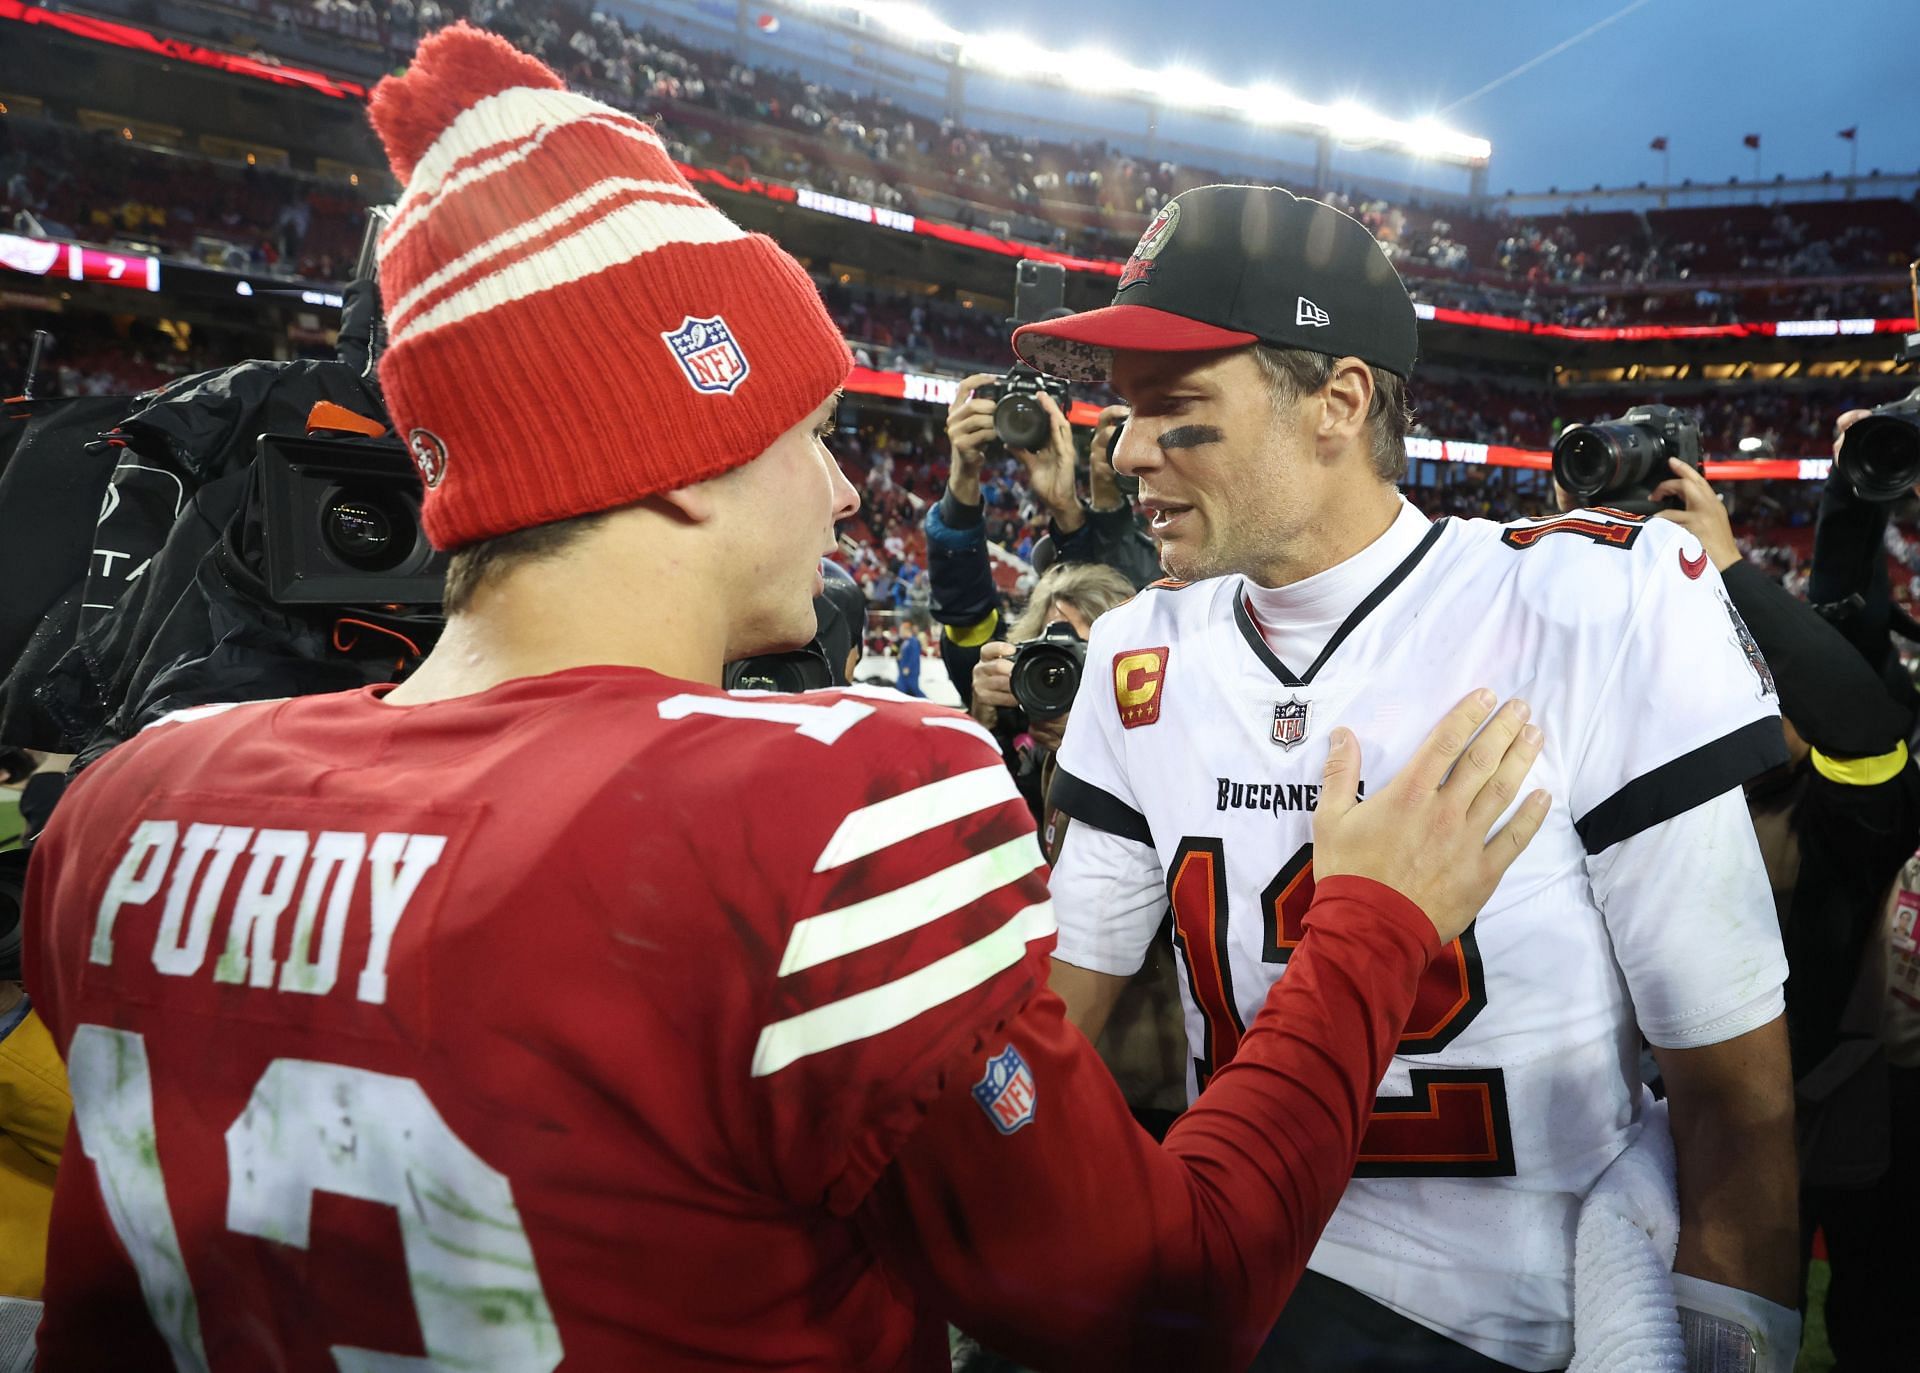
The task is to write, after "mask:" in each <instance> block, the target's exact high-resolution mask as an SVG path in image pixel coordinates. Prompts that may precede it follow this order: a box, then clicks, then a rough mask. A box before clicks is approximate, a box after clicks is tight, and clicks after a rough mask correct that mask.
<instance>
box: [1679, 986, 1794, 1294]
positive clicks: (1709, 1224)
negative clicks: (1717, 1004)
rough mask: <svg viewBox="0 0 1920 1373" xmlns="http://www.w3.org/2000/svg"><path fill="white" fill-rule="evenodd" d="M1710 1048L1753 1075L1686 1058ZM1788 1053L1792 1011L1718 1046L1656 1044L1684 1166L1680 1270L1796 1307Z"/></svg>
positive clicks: (1791, 1108)
mask: <svg viewBox="0 0 1920 1373" xmlns="http://www.w3.org/2000/svg"><path fill="white" fill-rule="evenodd" d="M1709 1054H1711V1055H1716V1056H1719V1057H1720V1058H1721V1060H1722V1062H1723V1063H1726V1064H1746V1065H1750V1066H1751V1068H1752V1070H1753V1071H1752V1074H1751V1076H1747V1075H1745V1074H1744V1072H1742V1071H1739V1070H1736V1071H1734V1072H1730V1073H1717V1074H1714V1075H1712V1077H1709V1076H1708V1075H1707V1074H1702V1073H1698V1072H1694V1071H1690V1070H1689V1069H1688V1068H1687V1067H1685V1066H1682V1065H1684V1064H1685V1063H1686V1062H1687V1060H1689V1059H1690V1058H1693V1057H1694V1056H1698V1055H1709ZM1786 1055H1787V1045H1786V1022H1785V1020H1784V1019H1776V1020H1775V1021H1773V1022H1772V1023H1771V1024H1768V1025H1764V1026H1762V1027H1760V1028H1759V1029H1757V1030H1754V1031H1752V1032H1750V1033H1749V1034H1746V1035H1742V1036H1740V1037H1739V1038H1738V1039H1735V1040H1731V1041H1728V1043H1726V1044H1722V1045H1714V1046H1712V1047H1711V1048H1710V1049H1691V1050H1682V1051H1678V1052H1676V1051H1672V1050H1655V1057H1656V1058H1658V1059H1659V1060H1660V1063H1661V1067H1662V1071H1663V1074H1664V1075H1665V1076H1666V1078H1667V1084H1668V1092H1669V1097H1668V1099H1669V1103H1670V1108H1669V1109H1670V1110H1671V1112H1672V1121H1673V1147H1674V1156H1675V1160H1676V1163H1677V1166H1678V1172H1679V1190H1680V1247H1679V1251H1678V1253H1677V1254H1676V1255H1675V1257H1674V1264H1673V1266H1674V1271H1675V1272H1678V1273H1687V1274H1691V1275H1692V1276H1693V1277H1696V1278H1703V1279H1705V1280H1706V1281H1708V1282H1717V1283H1723V1284H1725V1285H1726V1286H1728V1287H1738V1288H1742V1289H1744V1290H1745V1291H1748V1292H1752V1293H1754V1294H1756V1295H1757V1296H1761V1297H1764V1298H1766V1299H1767V1300H1768V1301H1772V1302H1778V1303H1779V1304H1780V1305H1782V1306H1796V1305H1798V1303H1799V1294H1798V1287H1799V1276H1800V1253H1799V1250H1800V1246H1799V1235H1800V1229H1799V1215H1800V1203H1799V1176H1798V1166H1797V1163H1796V1160H1795V1157H1794V1144H1793V1091H1792V1085H1791V1082H1790V1080H1789V1077H1788V1070H1787V1066H1786ZM1743 1079H1744V1080H1743Z"/></svg>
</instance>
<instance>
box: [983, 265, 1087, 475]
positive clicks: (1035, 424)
mask: <svg viewBox="0 0 1920 1373" xmlns="http://www.w3.org/2000/svg"><path fill="white" fill-rule="evenodd" d="M1066 298H1067V269H1066V268H1064V267H1062V266H1060V265H1059V264H1058V263H1053V262H1037V261H1035V260H1034V259H1032V258H1022V259H1021V260H1020V262H1019V264H1018V265H1017V266H1015V267H1014V269H1013V322H1014V324H1015V325H1016V326H1017V325H1021V324H1038V323H1039V322H1040V321H1041V320H1044V319H1054V318H1057V317H1058V316H1060V315H1065V314H1071V313H1073V312H1072V311H1071V310H1068V309H1067V308H1066ZM1042 391H1045V392H1046V393H1047V394H1049V395H1051V396H1052V397H1053V399H1054V403H1055V404H1057V405H1058V406H1059V407H1060V408H1061V409H1062V410H1065V409H1066V408H1067V405H1068V403H1069V402H1068V399H1067V383H1066V382H1064V381H1058V380H1055V379H1054V378H1053V377H1044V376H1041V375H1040V373H1039V372H1037V371H1035V370H1034V369H1033V368H1031V367H1029V366H1027V364H1026V363H1024V362H1016V363H1014V365H1013V366H1012V368H1011V369H1009V370H1008V372H1007V374H1006V375H1005V376H1004V377H1002V378H1000V380H999V381H997V382H993V383H992V384H990V385H987V386H983V387H981V388H980V389H979V390H978V391H977V392H975V393H974V394H975V395H977V396H979V397H980V398H982V399H983V400H990V401H993V402H995V404H994V407H993V432H994V433H996V434H998V435H999V436H1000V442H1002V443H1004V444H1005V445H1006V446H1007V447H1009V448H1022V449H1025V450H1026V451H1028V452H1030V453H1031V452H1034V451H1036V450H1038V449H1040V448H1043V447H1045V446H1046V442H1047V436H1048V434H1049V433H1051V432H1052V429H1053V422H1052V421H1051V420H1050V419H1048V418H1047V412H1046V410H1045V409H1044V408H1042V406H1041V404H1040V393H1041V392H1042Z"/></svg>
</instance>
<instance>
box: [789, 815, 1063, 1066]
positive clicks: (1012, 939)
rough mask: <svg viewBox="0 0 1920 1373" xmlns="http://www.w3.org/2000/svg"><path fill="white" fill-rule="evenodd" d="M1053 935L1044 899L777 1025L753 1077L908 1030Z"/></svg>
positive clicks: (1049, 910)
mask: <svg viewBox="0 0 1920 1373" xmlns="http://www.w3.org/2000/svg"><path fill="white" fill-rule="evenodd" d="M922 790H925V788H922ZM1052 933H1053V904H1052V903H1051V902H1048V901H1041V902H1038V903H1037V904H1035V905H1031V906H1028V907H1026V908H1025V909H1024V910H1022V911H1020V912H1019V913H1018V914H1016V915H1015V916H1014V917H1013V918H1012V919H1011V920H1009V921H1008V922H1007V923H1006V924H1004V925H1002V926H1001V927H1000V928H999V929H997V930H995V931H993V932H992V933H991V934H987V935H983V936H981V937H980V938H979V939H976V940H975V941H974V942H973V943H971V944H968V945H967V946H966V947H964V948H961V949H957V950H955V951H954V952H953V953H950V954H948V955H947V956H946V957H945V958H942V959H939V960H937V961H935V962H932V963H929V964H927V965H926V966H925V967H924V968H920V969H917V970H915V971H914V972H910V973H908V974H907V975H906V976H905V977H900V978H896V979H895V980H893V981H892V982H885V983H882V984H881V985H880V986H878V987H873V988H869V989H868V990H867V991H864V992H856V993H854V994H853V995H852V996H849V997H844V998H842V999H841V1000H839V1001H830V1002H828V1003H827V1004H826V1005H824V1006H816V1007H814V1008H813V1009H812V1010H810V1011H803V1012H801V1013H800V1014H799V1015H796V1016H790V1017H788V1018H787V1019H786V1020H776V1021H775V1022H774V1023H773V1024H771V1025H768V1026H767V1027H765V1028H764V1029H762V1030H761V1031H760V1042H759V1044H758V1045H757V1046H755V1048H754V1052H753V1076H755V1077H767V1076H769V1075H771V1074H773V1073H777V1072H779V1071H780V1070H781V1069H782V1068H785V1067H787V1066H789V1065H790V1064H793V1063H797V1062H798V1061H799V1060H801V1059H803V1058H806V1057H808V1056H810V1055H812V1054H818V1053H825V1052H826V1051H827V1050H828V1049H837V1048H839V1047H840V1046H841V1045H843V1044H853V1043H856V1042H858V1041H859V1040H862V1039H870V1038H872V1037H873V1036H874V1035H878V1034H884V1033H886V1032H887V1031H888V1030H891V1029H893V1028H895V1027H896V1026H899V1025H904V1024H906V1023H907V1022H908V1021H909V1020H912V1019H913V1018H914V1017H915V1016H917V1015H920V1014H923V1013H924V1012H926V1011H930V1010H932V1009H933V1008H934V1007H935V1006H938V1005H941V1004H942V1003H944V1002H948V1001H951V1000H953V998H954V997H956V996H960V995H961V994H963V993H965V992H969V991H972V990H973V989H974V988H975V987H978V986H979V985H980V984H981V983H983V982H985V981H986V980H987V979H988V978H990V977H992V976H994V975H995V974H996V973H1000V972H1003V971H1005V970H1006V969H1008V968H1011V967H1012V966H1013V965H1014V964H1016V963H1018V962H1019V961H1020V960H1021V958H1022V957H1024V956H1025V954H1026V951H1027V945H1028V944H1029V943H1031V942H1032V941H1033V940H1035V939H1041V938H1044V937H1046V936H1047V935H1050V934H1052Z"/></svg>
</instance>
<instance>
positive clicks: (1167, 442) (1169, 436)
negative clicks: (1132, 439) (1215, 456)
mask: <svg viewBox="0 0 1920 1373" xmlns="http://www.w3.org/2000/svg"><path fill="white" fill-rule="evenodd" d="M1224 437H1225V435H1223V434H1222V433H1221V432H1220V431H1219V430H1218V429H1216V428H1214V426H1212V425H1211V424H1182V425H1178V426H1176V427H1174V428H1172V429H1169V430H1167V432H1166V433H1164V434H1162V435H1161V436H1160V447H1161V449H1162V451H1164V450H1166V449H1169V448H1199V447H1201V446H1202V445H1204V444H1209V443H1219V442H1220V440H1221V439H1222V438H1224Z"/></svg>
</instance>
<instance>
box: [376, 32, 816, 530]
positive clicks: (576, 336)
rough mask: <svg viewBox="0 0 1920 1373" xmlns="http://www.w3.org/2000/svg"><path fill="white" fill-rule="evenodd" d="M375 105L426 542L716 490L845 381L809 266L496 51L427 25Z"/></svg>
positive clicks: (661, 156)
mask: <svg viewBox="0 0 1920 1373" xmlns="http://www.w3.org/2000/svg"><path fill="white" fill-rule="evenodd" d="M370 113H371V116H372V119H373V126H374V128H375V130H376V131H377V132H378V133H379V135H380V138H381V140H382V142H384V143H385V144H386V149H387V158H388V160H389V161H390V162H391V163H392V164H393V170H394V175H396V176H397V177H399V178H400V179H401V180H402V181H404V182H405V183H406V192H405V193H404V194H403V195H402V196H401V197H400V202H399V204H398V205H397V206H396V207H395V212H394V218H393V223H392V224H391V225H390V226H389V227H388V229H387V230H386V232H385V233H384V234H383V235H382V236H381V239H380V247H379V255H380V294H381V298H382V301H383V302H384V305H385V310H386V319H387V330H388V344H387V349H386V352H385V354H384V355H383V356H382V358H381V361H380V385H381V389H382V390H383V391H384V392H385V393H386V400H387V407H388V409H389V411H390V412H391V414H392V417H393V422H394V427H395V429H396V430H397V431H398V432H399V433H400V434H402V435H404V436H405V439H406V443H407V447H408V449H409V451H411V453H412V454H413V458H414V461H415V462H416V463H417V464H418V465H419V468H420V475H421V479H422V480H423V481H424V482H425V484H426V495H425V506H424V510H423V523H424V524H425V526H426V531H427V537H428V538H429V539H430V540H431V541H432V543H433V545H434V547H436V548H441V549H452V548H459V547H461V546H462V545H465V544H469V543H473V542H475V541H476V540H479V539H486V538H491V537H493V536H495V535H498V534H504V533H508V532H510V531H512V530H515V529H525V528H528V527H530V526H532V525H538V524H546V523H549V522H550V521H553V520H563V519H567V518H570V517H572V516H575V515H585V514H589V513H591V512H593V511H597V510H609V509H612V508H614V507H616V506H621V505H628V504H631V503H632V502H634V501H637V500H639V499H641V498H642V497H644V496H648V495H651V494H653V493H654V492H658V491H668V490H672V489H673V488H675V487H681V486H688V485H691V484H692V483H694V482H698V481H704V480H705V479H707V478H709V477H714V476H718V475H719V474H720V473H722V472H725V471H727V470H728V469H730V468H734V467H738V466H740V465H741V464H742V463H747V462H751V461H752V460H753V459H754V458H756V457H758V456H759V455H760V454H761V453H763V452H765V451H766V449H767V448H768V446H769V445H771V444H772V442H773V441H774V440H775V439H776V438H778V437H779V436H780V435H781V434H782V433H784V432H785V431H787V430H788V429H791V428H792V427H793V426H794V425H796V424H798V423H800V422H801V421H802V420H803V419H805V418H806V417H807V415H808V414H809V412H811V411H812V410H813V408H814V407H815V406H817V405H819V404H820V402H821V401H823V400H825V399H826V398H827V396H828V395H830V394H831V393H832V392H833V390H834V389H835V388H836V387H838V386H839V385H840V384H841V383H842V382H843V381H845V380H846V376H847V371H848V369H849V366H850V361H849V358H848V353H847V347H846V344H845V343H844V342H843V341H842V340H841V338H840V331H839V330H838V329H837V328H835V327H834V323H833V321H832V319H831V318H829V317H828V315H827V312H826V309H825V307H824V306H822V304H821V303H820V293H819V292H818V291H817V290H815V289H814V285H813V283H812V282H811V281H810V280H808V278H807V274H806V272H805V271H804V270H803V269H802V268H801V266H800V264H799V263H797V262H795V261H794V260H793V258H791V257H790V256H788V255H787V253H786V252H785V251H784V250H783V249H781V248H780V246H779V245H778V244H776V243H775V242H774V241H773V240H772V239H770V238H768V237H766V236H765V235H763V234H749V233H747V232H746V231H745V230H743V229H741V228H740V227H739V226H738V225H736V224H734V223H733V222H732V221H731V220H729V219H728V218H727V217H726V216H725V215H723V214H721V213H720V211H719V210H717V209H715V208H714V207H713V206H712V205H710V204H709V203H707V201H706V200H705V199H703V198H702V197H701V196H700V194H699V193H698V192H696V191H695V190H694V189H693V187H691V186H690V185H688V184H687V181H686V179H685V178H684V177H682V176H681V175H680V172H679V170H678V169H677V168H676V167H675V166H674V165H673V161H672V159H671V158H669V157H668V156H667V151H666V148H665V146H664V145H663V144H662V143H661V141H660V137H659V135H658V134H656V133H655V132H654V131H653V130H652V129H651V128H649V127H648V126H647V125H646V124H644V123H642V122H641V121H640V120H638V119H635V118H634V117H633V116H631V115H627V114H622V113H621V112H620V111H618V110H615V109H613V108H611V107H609V106H606V105H602V104H600V103H599V102H598V101H595V100H589V99H587V98H586V97H584V96H580V95H575V94H573V93H571V92H569V91H568V90H566V89H565V87H564V86H563V85H562V84H561V81H560V78H559V77H557V76H555V75H554V73H553V72H552V71H550V70H548V69H547V67H545V66H544V65H542V64H541V63H540V62H539V61H537V60H536V59H534V58H532V57H529V56H527V55H526V54H525V53H522V52H520V51H518V50H516V49H515V48H514V47H513V46H512V45H511V44H509V43H508V42H507V41H506V40H505V39H503V38H500V37H497V36H496V35H494V34H490V33H485V32H482V31H481V30H479V29H476V28H473V27H471V26H470V25H467V24H464V23H460V24H455V25H453V26H452V27H451V28H446V29H442V30H440V31H439V32H438V33H435V34H434V35H432V36H431V37H429V38H428V39H426V40H425V41H424V42H422V43H421V44H420V49H419V52H418V53H417V54H415V57H414V61H413V65H412V66H411V67H410V68H409V69H408V71H407V72H406V74H405V75H404V76H400V77H389V78H387V79H386V80H384V81H382V82H381V83H380V84H379V86H377V87H376V88H375V89H374V92H373V102H372V106H371V111H370Z"/></svg>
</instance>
